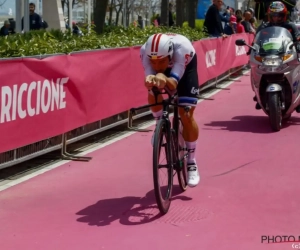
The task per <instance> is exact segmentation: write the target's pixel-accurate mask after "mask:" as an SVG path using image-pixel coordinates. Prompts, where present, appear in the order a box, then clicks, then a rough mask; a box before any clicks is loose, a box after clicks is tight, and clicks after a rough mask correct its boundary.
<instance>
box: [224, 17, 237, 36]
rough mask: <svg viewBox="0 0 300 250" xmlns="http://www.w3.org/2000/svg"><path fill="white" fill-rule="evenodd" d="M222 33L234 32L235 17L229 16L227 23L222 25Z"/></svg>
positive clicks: (229, 33)
mask: <svg viewBox="0 0 300 250" xmlns="http://www.w3.org/2000/svg"><path fill="white" fill-rule="evenodd" d="M224 33H225V34H226V35H233V34H235V33H236V17H235V16H234V15H231V16H230V18H229V23H227V24H226V25H225V27H224Z"/></svg>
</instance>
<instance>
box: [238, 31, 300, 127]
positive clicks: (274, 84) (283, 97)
mask: <svg viewBox="0 0 300 250" xmlns="http://www.w3.org/2000/svg"><path fill="white" fill-rule="evenodd" d="M235 44H236V45H237V46H248V47H249V48H250V49H251V53H250V66H251V86H252V89H253V91H254V92H255V97H254V100H255V101H257V103H258V104H259V106H260V107H258V109H260V108H261V109H262V110H263V111H264V112H265V114H266V115H268V116H269V120H270V124H271V127H272V129H273V130H274V131H280V129H281V127H282V121H283V119H289V118H290V117H291V115H292V113H293V112H294V111H296V112H297V113H300V98H299V97H300V96H299V94H300V86H299V85H300V84H299V83H300V64H299V60H298V49H297V44H296V43H294V42H293V37H292V35H291V33H290V32H289V31H288V30H287V29H285V28H282V27H278V26H273V27H268V28H265V29H263V30H261V31H260V32H258V33H257V35H256V37H255V39H254V42H253V45H252V46H250V45H249V44H247V43H246V42H245V40H243V39H238V40H236V41H235Z"/></svg>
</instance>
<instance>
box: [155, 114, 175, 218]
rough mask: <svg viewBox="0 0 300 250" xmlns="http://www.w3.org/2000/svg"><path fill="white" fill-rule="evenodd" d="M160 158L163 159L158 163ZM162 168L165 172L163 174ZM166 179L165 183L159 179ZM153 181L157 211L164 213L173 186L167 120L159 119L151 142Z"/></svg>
mask: <svg viewBox="0 0 300 250" xmlns="http://www.w3.org/2000/svg"><path fill="white" fill-rule="evenodd" d="M160 158H162V159H163V160H165V161H166V162H165V163H164V164H160ZM163 170H165V171H166V174H163ZM163 179H166V182H167V183H166V184H165V185H162V184H160V181H162V180H163ZM153 182H154V192H155V198H156V203H157V206H158V208H159V211H160V212H161V213H162V214H166V213H167V212H168V210H169V208H170V204H171V197H172V186H173V165H172V153H171V134H170V131H169V130H168V124H167V121H166V120H164V119H161V120H160V121H159V123H158V124H157V125H156V129H155V135H154V144H153Z"/></svg>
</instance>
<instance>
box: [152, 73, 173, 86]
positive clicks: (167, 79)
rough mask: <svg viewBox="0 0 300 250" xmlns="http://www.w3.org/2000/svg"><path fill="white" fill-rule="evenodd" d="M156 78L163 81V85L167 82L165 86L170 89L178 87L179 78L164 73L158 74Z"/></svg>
mask: <svg viewBox="0 0 300 250" xmlns="http://www.w3.org/2000/svg"><path fill="white" fill-rule="evenodd" d="M155 80H156V81H157V82H162V83H161V84H163V85H164V84H165V86H167V87H168V89H169V90H175V89H176V88H177V84H178V83H177V80H176V79H174V78H172V77H167V76H166V75H164V74H162V73H158V74H156V76H155Z"/></svg>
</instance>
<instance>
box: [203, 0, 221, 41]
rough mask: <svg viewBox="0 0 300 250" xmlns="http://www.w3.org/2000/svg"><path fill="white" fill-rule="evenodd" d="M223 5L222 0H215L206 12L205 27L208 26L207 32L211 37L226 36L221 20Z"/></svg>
mask: <svg viewBox="0 0 300 250" xmlns="http://www.w3.org/2000/svg"><path fill="white" fill-rule="evenodd" d="M222 5H223V1H222V0H213V4H212V5H211V6H210V7H209V8H208V10H207V12H206V15H205V21H204V27H205V28H206V32H207V33H208V35H209V36H210V37H220V36H222V37H224V38H225V37H226V34H225V33H224V29H223V25H222V21H221V15H220V13H219V11H220V10H221V8H222Z"/></svg>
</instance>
